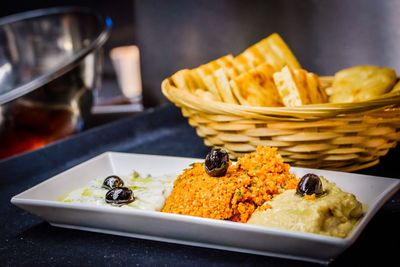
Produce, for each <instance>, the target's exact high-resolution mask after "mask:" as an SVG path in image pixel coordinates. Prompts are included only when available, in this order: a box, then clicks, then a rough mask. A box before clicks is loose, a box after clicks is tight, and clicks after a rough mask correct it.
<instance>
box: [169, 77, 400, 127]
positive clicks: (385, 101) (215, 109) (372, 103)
mask: <svg viewBox="0 0 400 267" xmlns="http://www.w3.org/2000/svg"><path fill="white" fill-rule="evenodd" d="M161 90H162V93H163V94H164V96H165V97H167V98H168V99H169V100H170V101H171V102H173V103H174V104H176V105H178V106H181V107H182V106H183V107H186V108H189V109H195V110H198V111H200V112H205V113H214V114H220V113H222V114H227V115H235V116H245V117H249V118H251V117H253V116H254V118H260V119H262V118H270V119H272V118H276V119H285V118H299V119H313V120H315V119H321V118H324V119H326V118H330V117H336V116H338V115H347V114H353V113H360V112H363V113H366V114H367V113H369V112H373V111H376V110H379V109H386V108H390V107H393V106H395V105H398V104H400V92H391V93H388V94H385V95H383V96H382V97H381V98H377V99H373V100H369V101H364V102H357V103H324V104H311V105H304V106H299V107H255V106H246V105H239V104H231V103H224V102H220V101H212V100H210V101H204V100H203V99H202V98H201V97H199V96H197V95H194V94H191V93H189V92H188V90H184V89H179V88H177V87H175V86H174V85H173V84H172V82H171V80H170V78H166V79H164V80H163V82H162V84H161Z"/></svg>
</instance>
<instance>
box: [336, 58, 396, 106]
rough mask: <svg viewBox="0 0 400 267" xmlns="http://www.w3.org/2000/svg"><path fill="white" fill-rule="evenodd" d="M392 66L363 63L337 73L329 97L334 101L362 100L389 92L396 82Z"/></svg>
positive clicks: (349, 101)
mask: <svg viewBox="0 0 400 267" xmlns="http://www.w3.org/2000/svg"><path fill="white" fill-rule="evenodd" d="M396 80H397V78H396V72H395V71H394V70H393V69H391V68H386V67H377V66H371V65H361V66H356V67H352V68H348V69H344V70H341V71H339V72H337V73H336V74H335V77H334V80H333V84H332V89H333V94H332V96H331V97H330V98H329V102H332V103H345V102H348V103H351V102H362V101H367V100H371V99H375V98H379V97H380V96H382V95H383V94H385V93H387V92H389V91H390V90H391V89H392V88H393V86H394V84H395V82H396Z"/></svg>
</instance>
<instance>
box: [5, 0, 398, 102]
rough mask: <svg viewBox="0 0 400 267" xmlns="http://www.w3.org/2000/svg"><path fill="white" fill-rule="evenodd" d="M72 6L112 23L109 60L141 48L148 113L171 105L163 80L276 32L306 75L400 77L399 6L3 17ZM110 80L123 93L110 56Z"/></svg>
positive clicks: (38, 4) (22, 4)
mask: <svg viewBox="0 0 400 267" xmlns="http://www.w3.org/2000/svg"><path fill="white" fill-rule="evenodd" d="M66 5H74V6H85V7H89V8H92V9H95V10H97V11H99V12H101V13H103V14H105V15H108V16H110V17H111V18H112V20H113V23H114V24H113V29H112V34H111V37H110V39H109V41H108V42H107V43H106V45H105V50H106V53H105V55H108V52H109V50H110V49H111V48H112V47H116V46H120V45H129V44H136V45H138V46H139V48H140V52H141V67H142V69H141V70H142V81H143V88H144V90H143V94H144V104H145V107H152V106H158V105H162V104H165V103H166V102H167V101H166V99H165V98H164V97H163V96H162V94H161V91H160V83H161V81H162V79H163V78H165V77H167V76H169V75H171V74H172V73H174V72H175V71H177V70H179V69H182V68H188V67H195V66H197V65H199V64H202V63H204V62H206V61H209V60H211V59H214V58H217V57H220V56H222V55H225V54H228V53H233V54H237V53H239V52H240V51H242V50H243V49H245V48H246V47H248V46H249V45H250V44H252V43H255V42H257V41H258V40H260V39H262V38H263V37H266V36H267V35H269V34H270V33H272V32H278V33H280V34H281V35H282V37H283V38H284V39H285V40H286V41H287V43H288V44H289V45H290V47H291V48H292V49H293V51H294V53H295V55H296V56H297V57H298V59H299V60H300V62H301V64H302V65H303V66H304V67H305V68H306V69H309V70H311V71H314V72H317V73H320V74H323V75H325V74H332V73H334V72H335V71H337V70H339V69H341V68H344V67H348V66H352V65H357V64H366V63H369V64H377V65H385V66H391V67H394V68H396V69H397V70H398V71H399V70H400V50H399V49H397V46H398V44H399V43H400V28H399V27H398V25H399V24H400V18H399V16H398V10H400V1H397V0H383V1H376V0H352V1H342V0H330V1H327V0H269V1H261V0H260V1H256V0H250V1H240V0H219V1H213V0H196V1H194V0H168V1H160V0H146V1H140V0H136V1H135V0H118V1H110V0H96V1H88V0H35V1H29V0H16V1H2V3H1V4H0V6H1V8H0V16H6V15H10V14H14V13H18V12H22V11H27V10H32V9H38V8H45V7H54V6H66ZM103 78H104V79H103V85H102V87H103V90H107V89H104V88H107V87H115V86H117V85H116V84H115V83H114V82H115V73H114V70H113V67H112V64H111V63H110V61H109V59H108V56H107V57H106V62H105V66H104V75H103ZM108 89H110V88H108Z"/></svg>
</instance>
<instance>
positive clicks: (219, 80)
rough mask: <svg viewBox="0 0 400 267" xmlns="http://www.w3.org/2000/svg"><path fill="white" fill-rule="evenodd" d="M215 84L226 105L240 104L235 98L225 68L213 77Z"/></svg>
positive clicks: (216, 72)
mask: <svg viewBox="0 0 400 267" xmlns="http://www.w3.org/2000/svg"><path fill="white" fill-rule="evenodd" d="M212 77H213V79H214V82H215V84H216V86H217V89H218V92H219V95H220V97H221V98H222V100H223V101H224V102H226V103H231V104H238V101H237V100H236V98H235V97H234V96H233V93H232V90H231V86H230V84H229V80H228V77H227V76H226V74H225V71H224V69H223V68H220V69H218V70H216V71H215V72H214V74H213V75H212Z"/></svg>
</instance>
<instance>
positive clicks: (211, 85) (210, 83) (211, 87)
mask: <svg viewBox="0 0 400 267" xmlns="http://www.w3.org/2000/svg"><path fill="white" fill-rule="evenodd" d="M203 82H204V83H205V85H206V88H207V89H208V91H209V92H210V93H211V94H212V95H214V97H215V99H216V100H218V101H223V99H222V98H221V95H220V93H219V90H218V88H217V84H216V81H215V78H214V76H213V74H209V75H206V76H204V77H203Z"/></svg>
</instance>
